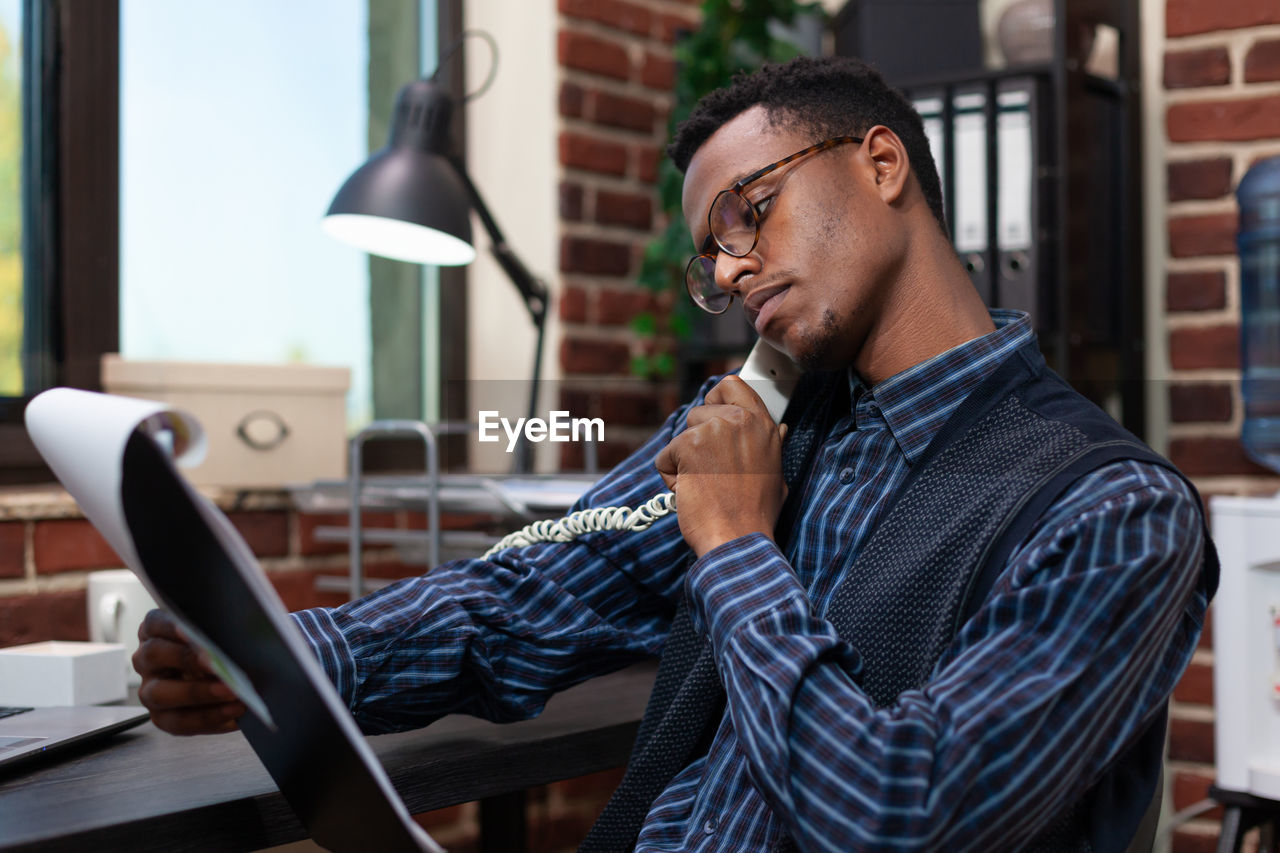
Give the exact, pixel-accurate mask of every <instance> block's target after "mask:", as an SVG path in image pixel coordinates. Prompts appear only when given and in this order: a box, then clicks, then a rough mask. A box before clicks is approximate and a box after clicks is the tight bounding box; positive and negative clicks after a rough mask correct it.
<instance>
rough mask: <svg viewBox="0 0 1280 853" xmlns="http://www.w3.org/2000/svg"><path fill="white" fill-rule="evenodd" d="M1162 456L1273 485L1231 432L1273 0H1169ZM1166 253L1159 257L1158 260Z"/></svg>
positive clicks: (1187, 848) (1232, 484)
mask: <svg viewBox="0 0 1280 853" xmlns="http://www.w3.org/2000/svg"><path fill="white" fill-rule="evenodd" d="M1164 5H1165V22H1164V23H1165V31H1166V32H1165V43H1164V46H1163V48H1164V75H1163V76H1164V79H1163V92H1162V93H1153V94H1160V95H1162V96H1163V98H1164V102H1165V112H1164V117H1165V124H1164V127H1163V128H1160V127H1157V128H1150V129H1149V132H1155V133H1161V132H1163V133H1164V134H1165V136H1166V142H1167V160H1168V162H1167V164H1166V167H1167V171H1166V174H1167V185H1166V188H1167V210H1166V213H1167V225H1168V257H1167V258H1165V259H1162V260H1163V261H1164V264H1163V266H1164V268H1165V270H1166V273H1167V275H1166V278H1165V287H1166V290H1165V321H1166V325H1167V329H1168V348H1169V349H1168V351H1169V365H1168V366H1169V370H1170V374H1169V375H1170V377H1171V380H1172V381H1171V382H1170V385H1169V388H1168V394H1169V414H1170V425H1169V455H1170V457H1171V458H1172V459H1173V461H1174V462H1175V463H1177V464H1178V466H1179V467H1181V468H1182V470H1183V471H1185V472H1187V473H1188V474H1189V475H1191V476H1192V477H1193V478H1195V479H1196V481H1197V484H1198V485H1199V487H1200V489H1201V491H1202V492H1203V493H1204V494H1205V496H1206V498H1207V497H1209V496H1211V495H1214V494H1267V493H1274V492H1275V491H1276V490H1277V488H1280V480H1278V479H1277V478H1276V477H1274V476H1273V475H1269V474H1268V472H1266V471H1265V470H1264V469H1262V468H1261V467H1259V466H1258V465H1256V464H1254V463H1253V462H1252V461H1250V460H1249V458H1248V457H1247V456H1246V455H1245V454H1244V451H1243V450H1242V448H1241V446H1240V442H1239V434H1240V424H1241V419H1242V402H1241V398H1240V381H1239V379H1240V373H1239V370H1240V351H1239V322H1238V318H1239V304H1240V294H1239V287H1240V270H1239V263H1238V261H1237V259H1236V254H1235V253H1236V247H1235V235H1236V226H1237V211H1236V203H1235V196H1234V192H1235V188H1236V185H1237V184H1238V183H1239V181H1240V179H1241V177H1243V175H1244V174H1245V172H1246V171H1247V170H1248V169H1249V167H1250V166H1251V165H1252V164H1253V163H1254V162H1255V161H1257V160H1258V159H1259V158H1262V157H1268V156H1272V155H1276V154H1280V4H1278V3H1276V2H1275V0H1230V2H1223V3H1206V2H1203V0H1166V3H1165V4H1164ZM1157 260H1161V259H1157ZM1211 630H1212V628H1211V627H1210V628H1209V629H1208V630H1206V634H1205V637H1204V639H1203V640H1202V642H1201V648H1200V650H1199V651H1198V652H1197V653H1196V656H1195V658H1194V660H1193V662H1192V664H1191V667H1190V668H1189V669H1188V671H1187V673H1186V675H1185V676H1184V678H1183V679H1182V682H1181V683H1180V684H1179V685H1178V688H1177V690H1176V691H1175V693H1174V701H1173V705H1172V714H1171V722H1170V745H1169V759H1170V760H1169V765H1168V767H1169V779H1168V781H1169V784H1170V786H1171V790H1172V794H1173V803H1174V807H1175V808H1178V809H1181V808H1185V807H1187V806H1189V805H1192V804H1193V803H1196V802H1198V801H1200V800H1202V799H1203V798H1204V797H1205V792H1206V788H1207V786H1208V784H1209V783H1210V782H1211V781H1212V780H1213V776H1214V770H1213V747H1214V744H1213V652H1212V648H1211V637H1210V633H1211ZM1219 818H1220V815H1219V813H1218V812H1216V811H1215V812H1210V813H1209V814H1206V815H1205V816H1204V817H1203V818H1202V819H1200V820H1196V821H1193V822H1192V823H1190V824H1188V825H1187V826H1185V827H1184V828H1182V829H1180V830H1178V831H1177V833H1176V834H1175V836H1174V840H1173V849H1174V851H1175V853H1198V851H1209V850H1212V849H1214V844H1215V842H1216V839H1217V834H1218V832H1217V829H1218V823H1217V822H1218V819H1219Z"/></svg>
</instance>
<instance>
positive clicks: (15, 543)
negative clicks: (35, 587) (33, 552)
mask: <svg viewBox="0 0 1280 853" xmlns="http://www.w3.org/2000/svg"><path fill="white" fill-rule="evenodd" d="M25 540H26V533H25V531H24V529H23V522H21V521H6V522H4V523H3V524H0V578H20V577H22V575H23V572H24V571H25V566H24V549H25V544H24V543H25Z"/></svg>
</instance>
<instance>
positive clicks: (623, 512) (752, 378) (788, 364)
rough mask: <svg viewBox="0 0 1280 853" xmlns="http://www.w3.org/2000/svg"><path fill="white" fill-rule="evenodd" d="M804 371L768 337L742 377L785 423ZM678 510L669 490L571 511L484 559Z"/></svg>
mask: <svg viewBox="0 0 1280 853" xmlns="http://www.w3.org/2000/svg"><path fill="white" fill-rule="evenodd" d="M802 372H803V371H801V370H800V368H799V366H797V365H796V363H795V362H794V361H792V360H791V359H790V358H789V357H788V356H787V355H786V353H783V352H781V351H779V350H776V349H774V348H773V347H772V346H770V345H769V344H768V343H766V342H765V341H764V339H763V338H762V339H760V340H758V341H756V345H755V346H754V347H752V348H751V352H750V353H749V354H748V355H747V360H746V362H745V363H744V364H743V365H742V370H740V371H739V372H738V377H739V378H741V379H742V380H743V381H745V382H746V383H747V384H748V385H750V386H751V388H752V390H754V391H755V392H756V394H758V395H760V399H761V400H762V401H764V406H765V408H766V409H768V410H769V416H770V417H772V418H773V422H774V423H775V424H776V423H781V422H782V415H783V413H785V412H786V410H787V403H788V402H789V401H790V400H791V394H792V393H793V392H794V391H795V388H796V383H797V382H798V381H800V375H801V373H802ZM675 511H676V496H675V495H674V494H672V493H671V492H665V493H663V494H661V495H658V496H657V497H655V498H653V499H651V500H649V501H648V502H646V503H645V504H644V505H642V506H640V507H638V508H636V509H631V507H626V506H607V507H596V508H594V509H583V510H579V511H578V512H575V513H570V514H569V515H566V516H565V517H564V518H561V519H557V520H547V521H535V522H534V523H533V524H530V525H528V526H526V527H524V528H522V529H520V530H517V531H516V532H515V533H509V534H507V535H506V536H504V537H502V539H501V541H499V542H498V544H496V545H494V546H493V547H492V548H490V549H489V550H488V551H486V552H485V554H484V556H483V557H482V558H481V559H485V560H487V559H489V558H490V557H492V556H493V555H494V554H496V553H498V552H499V551H503V550H505V549H507V548H514V547H521V546H524V545H532V544H533V543H535V542H570V541H572V540H574V539H577V538H578V537H579V536H581V535H582V534H584V533H595V532H597V531H601V530H644V529H645V528H647V527H648V526H649V525H651V524H653V523H654V522H655V521H657V520H658V519H659V518H662V517H663V516H664V515H670V514H671V513H673V512H675Z"/></svg>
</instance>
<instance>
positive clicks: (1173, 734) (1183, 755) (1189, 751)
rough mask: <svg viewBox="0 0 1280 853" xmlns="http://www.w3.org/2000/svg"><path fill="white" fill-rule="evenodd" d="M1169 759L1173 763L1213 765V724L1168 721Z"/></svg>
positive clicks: (1180, 720) (1196, 721)
mask: <svg viewBox="0 0 1280 853" xmlns="http://www.w3.org/2000/svg"><path fill="white" fill-rule="evenodd" d="M1169 758H1170V759H1171V760H1173V761H1199V762H1201V763H1203V764H1212V763H1213V723H1210V722H1206V721H1204V720H1182V719H1178V718H1173V719H1170V720H1169Z"/></svg>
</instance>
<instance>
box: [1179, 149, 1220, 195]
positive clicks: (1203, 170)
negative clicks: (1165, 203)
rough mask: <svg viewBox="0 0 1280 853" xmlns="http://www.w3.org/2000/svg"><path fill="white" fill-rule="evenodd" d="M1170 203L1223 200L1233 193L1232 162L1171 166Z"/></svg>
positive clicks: (1204, 162)
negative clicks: (1206, 199) (1200, 199)
mask: <svg viewBox="0 0 1280 853" xmlns="http://www.w3.org/2000/svg"><path fill="white" fill-rule="evenodd" d="M1168 174H1169V201H1185V200H1186V199H1192V198H1222V197H1223V196H1225V195H1226V194H1227V193H1229V192H1231V160H1230V159H1229V158H1227V157H1217V158H1214V159H1212V160H1187V161H1183V162H1181V163H1170V164H1169V172H1168Z"/></svg>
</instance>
